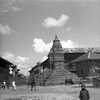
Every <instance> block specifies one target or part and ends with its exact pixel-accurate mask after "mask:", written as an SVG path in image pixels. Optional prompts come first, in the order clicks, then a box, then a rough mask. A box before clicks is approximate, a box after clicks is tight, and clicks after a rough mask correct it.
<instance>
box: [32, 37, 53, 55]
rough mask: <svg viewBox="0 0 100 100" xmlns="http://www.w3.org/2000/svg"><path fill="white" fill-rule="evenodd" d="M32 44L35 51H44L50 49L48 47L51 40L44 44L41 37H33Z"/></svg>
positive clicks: (50, 44)
mask: <svg viewBox="0 0 100 100" xmlns="http://www.w3.org/2000/svg"><path fill="white" fill-rule="evenodd" d="M32 46H33V48H34V51H35V52H37V53H44V52H48V51H49V50H50V47H51V46H52V42H50V43H48V44H46V43H45V42H44V41H43V40H42V39H37V38H35V39H34V40H33V45H32Z"/></svg>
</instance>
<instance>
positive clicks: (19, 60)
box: [2, 52, 33, 75]
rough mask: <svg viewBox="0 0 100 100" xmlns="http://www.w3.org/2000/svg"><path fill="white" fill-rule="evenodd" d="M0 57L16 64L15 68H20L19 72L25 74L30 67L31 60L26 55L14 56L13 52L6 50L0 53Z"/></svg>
mask: <svg viewBox="0 0 100 100" xmlns="http://www.w3.org/2000/svg"><path fill="white" fill-rule="evenodd" d="M2 57H3V58H4V59H6V60H8V61H10V62H12V63H13V64H15V65H17V68H18V69H20V73H22V74H24V75H27V74H28V70H29V69H30V67H32V65H33V62H32V61H30V60H29V58H27V57H22V56H15V55H14V54H13V53H10V52H6V53H2Z"/></svg>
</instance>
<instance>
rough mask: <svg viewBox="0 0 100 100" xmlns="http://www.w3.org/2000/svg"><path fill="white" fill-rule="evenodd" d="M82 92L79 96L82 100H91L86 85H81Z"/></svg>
mask: <svg viewBox="0 0 100 100" xmlns="http://www.w3.org/2000/svg"><path fill="white" fill-rule="evenodd" d="M81 88H82V89H81V91H80V94H79V98H80V100H89V99H90V94H89V91H88V90H87V89H86V88H85V84H82V85H81Z"/></svg>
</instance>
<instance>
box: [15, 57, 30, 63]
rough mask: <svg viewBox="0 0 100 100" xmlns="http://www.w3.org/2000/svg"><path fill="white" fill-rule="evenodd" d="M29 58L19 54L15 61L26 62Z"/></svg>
mask: <svg viewBox="0 0 100 100" xmlns="http://www.w3.org/2000/svg"><path fill="white" fill-rule="evenodd" d="M28 60H29V58H26V57H21V56H18V57H17V58H16V60H15V63H25V62H26V61H28Z"/></svg>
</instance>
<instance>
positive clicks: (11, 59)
mask: <svg viewBox="0 0 100 100" xmlns="http://www.w3.org/2000/svg"><path fill="white" fill-rule="evenodd" d="M2 57H3V58H4V59H6V60H8V61H11V62H12V61H13V60H14V55H13V54H12V53H10V52H6V53H3V54H2Z"/></svg>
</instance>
